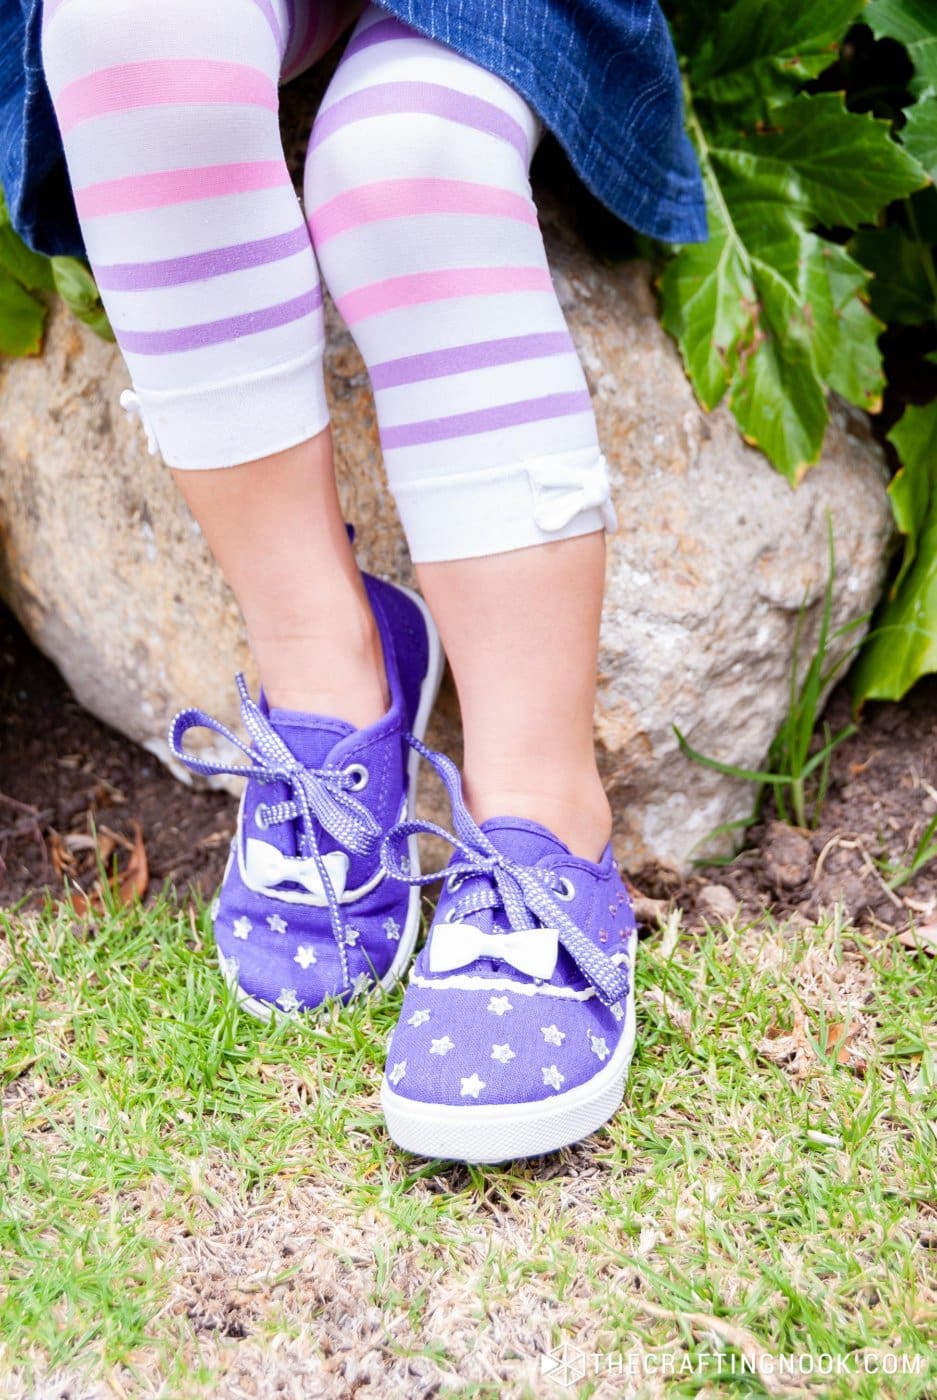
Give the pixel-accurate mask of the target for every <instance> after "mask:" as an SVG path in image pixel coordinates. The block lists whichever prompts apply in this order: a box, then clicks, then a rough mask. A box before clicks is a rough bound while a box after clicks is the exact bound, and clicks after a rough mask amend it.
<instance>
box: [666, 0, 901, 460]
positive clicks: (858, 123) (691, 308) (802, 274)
mask: <svg viewBox="0 0 937 1400" xmlns="http://www.w3.org/2000/svg"><path fill="white" fill-rule="evenodd" d="M733 13H734V11H733ZM688 112H689V123H690V130H691V133H692V135H693V137H694V140H695V143H696V146H697V150H698V153H699V156H700V164H701V168H702V171H703V178H704V183H705V186H706V193H707V207H708V211H709V220H710V230H711V238H710V242H709V244H707V245H703V246H701V247H700V246H697V245H694V246H692V247H684V248H681V249H680V250H679V252H678V254H677V256H676V257H675V259H674V260H673V262H671V264H670V265H669V266H668V268H667V269H666V271H665V274H664V277H663V279H662V283H661V290H662V296H663V303H664V310H663V323H664V325H665V327H666V328H667V329H668V330H669V331H670V332H671V333H672V334H673V335H674V336H675V337H676V339H677V341H678V343H679V345H680V349H681V352H682V354H683V358H684V362H685V364H686V366H687V370H688V373H689V374H690V377H691V379H692V381H693V384H694V387H695V389H696V391H697V393H698V395H699V398H700V400H701V402H702V403H703V404H704V405H705V406H706V407H707V408H711V407H712V406H713V405H714V404H716V403H718V402H719V401H720V399H721V398H722V397H723V396H724V394H725V393H726V392H727V391H728V393H729V403H730V406H731V408H732V411H733V413H734V414H735V417H736V420H737V422H738V424H739V427H740V428H741V430H742V432H743V433H744V435H745V437H746V438H747V439H748V441H749V442H752V443H754V444H756V445H758V446H759V447H761V448H762V450H763V451H764V452H765V453H766V455H767V456H768V457H769V458H770V459H771V461H772V462H773V463H774V465H775V466H776V467H777V468H778V470H779V471H781V472H783V473H784V475H785V476H787V477H788V478H789V479H790V480H792V481H796V480H797V479H798V478H799V477H800V476H801V474H802V473H803V472H804V470H806V468H807V467H809V466H811V465H812V464H813V463H814V462H815V461H816V460H817V458H818V457H819V454H820V450H821V448H822V445H823V436H824V432H825V429H826V424H827V419H828V410H827V405H826V391H827V389H828V388H832V389H836V390H837V391H838V392H839V393H842V394H844V395H845V396H846V397H847V398H849V399H850V400H851V401H852V402H854V403H856V404H859V405H861V406H862V407H865V408H868V409H870V410H876V409H877V408H878V406H879V401H880V397H881V392H882V371H881V357H880V354H879V350H878V345H877V339H878V335H879V334H880V332H881V329H882V326H881V324H880V322H879V321H878V320H877V319H876V318H875V316H874V315H873V314H872V313H870V311H869V309H868V307H867V305H866V302H865V291H866V283H867V280H868V278H867V275H866V273H865V272H864V271H863V269H862V267H861V266H860V264H859V263H857V262H856V261H855V260H854V259H853V258H851V257H850V255H849V254H848V252H846V250H844V249H842V248H840V247H839V246H838V245H836V244H832V243H829V242H827V241H826V240H824V239H822V238H820V237H819V236H818V235H817V234H816V233H815V232H813V227H812V226H813V225H814V224H816V223H821V222H822V223H830V224H837V223H847V224H848V223H850V222H852V221H855V220H858V219H862V218H872V217H874V216H875V214H876V213H877V212H878V210H879V209H880V207H881V205H882V204H884V203H888V202H890V201H891V200H893V199H895V198H897V197H898V196H899V195H902V194H906V193H908V192H909V191H910V190H912V189H914V188H916V187H917V186H918V185H920V183H921V182H922V180H923V179H924V178H925V177H924V175H923V172H922V171H921V169H920V167H919V166H918V164H917V162H916V161H914V159H913V158H912V157H910V156H909V155H908V154H907V152H906V151H903V150H902V149H901V147H900V146H899V145H898V144H897V143H896V142H894V141H893V140H892V139H891V137H890V135H889V127H888V124H887V123H885V122H880V121H876V120H875V119H874V118H872V117H870V116H856V115H854V114H853V113H850V112H847V111H846V110H845V108H844V106H843V102H842V97H841V96H840V95H838V94H836V93H823V94H820V95H818V96H800V97H796V98H795V99H794V100H793V101H791V102H787V103H785V104H784V105H783V106H780V107H776V108H774V110H773V113H772V127H771V129H770V130H764V131H760V132H757V133H755V134H752V133H748V132H744V131H742V132H738V131H736V132H731V131H730V130H729V129H728V128H726V127H720V128H719V130H718V131H717V133H716V134H715V135H713V136H712V137H711V136H710V134H709V133H708V131H707V130H706V128H705V127H704V125H703V121H702V118H701V117H700V115H699V114H698V113H697V112H696V110H695V109H694V108H693V107H692V106H690V107H689V108H688Z"/></svg>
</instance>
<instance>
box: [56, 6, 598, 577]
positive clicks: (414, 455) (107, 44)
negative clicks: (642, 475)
mask: <svg viewBox="0 0 937 1400" xmlns="http://www.w3.org/2000/svg"><path fill="white" fill-rule="evenodd" d="M361 10H362V6H361V4H360V3H356V0H350V3H344V0H158V3H157V0H46V3H45V12H44V32H43V55H44V63H45V68H46V74H47V78H48V82H49V87H50V90H51V92H52V95H53V100H54V102H55V108H56V112H57V114H58V119H59V124H60V126H61V130H62V136H63V140H64V144H65V151H66V157H67V160H68V166H69V172H70V176H71V181H72V186H73V189H74V193H75V202H76V206H77V209H78V214H79V217H80V219H81V225H82V230H83V233H84V238H85V243H86V247H87V251H88V256H89V258H90V261H91V264H92V266H93V268H94V272H95V275H96V277H97V280H98V285H99V287H100V289H101V295H102V297H103V299H104V303H105V306H106V308H107V311H108V315H109V316H110V319H111V324H112V325H113V327H114V331H115V334H116V336H117V340H118V343H119V345H120V348H121V351H122V353H123V355H124V357H125V359H126V361H127V365H128V367H129V370H130V374H131V378H132V380H133V384H134V394H135V401H136V403H137V404H138V405H139V408H140V411H141V416H142V417H143V418H144V421H145V423H146V425H147V428H148V430H149V432H150V434H151V438H152V440H154V441H155V443H156V444H158V447H159V449H160V451H161V452H162V455H163V458H164V460H165V461H166V462H167V463H168V464H169V465H171V466H173V467H177V468H183V469H185V468H209V467H225V466H231V465H234V464H236V463H241V462H249V461H254V460H256V459H258V458H262V457H265V456H268V455H269V454H271V453H275V452H278V451H281V450H283V449H285V448H287V447H290V446H293V445H295V444H297V443H300V442H302V441H304V440H305V439H307V438H309V437H311V436H313V435H314V434H316V433H318V432H321V431H322V429H323V428H324V427H325V426H326V424H327V422H328V411H327V407H326V400H325V390H324V381H323V364H322V355H323V333H324V332H323V313H322V291H321V286H320V282H319V268H321V270H322V274H323V276H324V278H325V281H326V283H327V285H328V288H329V290H330V292H331V294H332V296H333V298H334V300H335V302H336V304H337V306H338V309H339V311H340V312H341V314H342V316H343V317H344V319H345V321H346V323H347V324H348V326H349V328H350V330H351V332H352V334H353V336H354V338H355V340H356V342H357V344H358V346H359V348H360V350H361V353H362V355H363V357H364V360H365V362H366V364H367V366H368V370H369V372H370V375H371V381H372V384H373V387H374V393H375V400H376V406H377V414H378V422H379V425H380V432H381V443H382V448H383V453H384V459H385V464H386V469H387V474H388V480H389V483H390V487H391V490H392V491H393V493H394V496H395V498H396V501H397V504H398V507H399V510H400V515H401V519H402V521H403V524H404V528H405V530H406V532H407V537H408V541H409V544H410V550H411V554H412V556H413V558H414V559H415V560H417V561H430V560H441V559H452V558H465V557H471V556H477V555H484V554H490V553H495V552H498V551H501V550H507V549H515V548H521V547H524V546H527V545H532V544H537V543H540V542H541V541H544V540H550V539H557V538H563V537H568V536H572V535H579V534H585V533H588V532H591V531H594V530H597V529H600V528H602V527H603V525H606V524H609V523H611V521H612V520H613V518H614V517H613V516H612V515H611V507H610V505H609V501H608V485H607V477H606V472H605V465H604V461H603V459H602V456H601V453H600V451H599V447H598V441H597V437H596V428H595V420H594V416H593V413H592V407H591V403H590V399H589V393H588V390H587V388H586V384H585V379H584V376H583V373H582V369H581V366H580V364H579V361H578V358H577V356H576V353H575V350H574V347H573V344H572V341H571V339H570V336H569V332H568V330H567V327H566V324H565V321H564V318H563V313H562V311H561V309H560V306H559V303H558V301H557V298H556V294H555V292H554V290H553V285H552V282H551V279H550V273H549V269H548V267H547V261H546V256H545V253H544V248H543V240H542V237H541V234H540V230H539V227H538V223H537V214H536V209H535V207H534V204H533V201H532V199H531V193H530V184H529V180H528V168H529V164H530V158H531V155H532V153H533V149H534V147H535V145H536V142H537V139H538V136H539V125H538V121H537V118H536V116H535V115H534V113H533V112H532V111H531V110H530V108H529V107H528V106H527V104H526V103H525V101H524V100H523V99H522V98H521V97H520V96H519V95H518V94H517V93H516V92H514V91H513V90H512V88H511V87H509V86H508V84H507V83H505V82H503V81H502V80H501V79H500V78H497V77H495V76H493V75H492V74H490V73H488V72H486V71H485V70H483V69H481V68H479V67H478V66H477V65H475V64H473V63H471V62H470V61H469V60H468V59H466V58H463V57H462V56H460V55H458V54H456V53H454V52H452V51H451V50H449V49H447V48H446V47H444V46H443V45H441V44H438V43H435V42H433V41H431V40H429V39H426V38H425V37H423V36H421V35H419V34H417V33H415V32H414V31H413V30H411V29H408V28H407V27H405V26H404V25H403V24H401V23H399V22H398V21H397V20H396V19H394V18H391V17H389V16H388V15H387V14H386V13H385V12H384V11H382V10H381V8H380V6H378V5H368V6H367V8H365V9H364V10H363V13H362V12H361ZM356 17H358V22H357V25H356V27H355V30H354V33H353V34H352V36H351V39H350V42H349V43H348V46H347V48H346V49H345V52H344V54H343V56H342V60H341V62H340V64H339V66H338V69H337V70H336V73H335V76H334V78H333V80H332V82H331V84H330V86H329V89H328V91H327V93H326V96H325V98H324V100H323V103H322V106H321V110H320V111H319V113H318V116H317V118H316V121H315V124H314V127H313V132H312V138H311V141H310V145H309V151H308V156H307V163H306V174H305V211H306V214H305V220H304V218H303V214H302V212H301V210H300V208H299V205H298V203H297V200H296V196H295V193H294V191H293V187H292V184H291V181H290V177H289V173H288V171H287V167H286V162H285V159H284V154H283V149H282V144H281V140H280V133H279V127H278V120H277V109H278V84H279V83H280V82H281V81H282V80H283V79H284V78H288V77H291V76H293V75H294V74H295V73H297V72H300V71H301V70H302V69H303V68H304V67H307V66H308V65H309V63H310V62H313V61H314V60H315V59H316V58H317V57H318V56H319V55H320V54H321V53H322V52H324V50H325V49H326V48H328V47H329V46H330V45H331V43H332V42H333V41H334V40H335V38H336V37H337V36H338V34H340V33H341V32H342V30H343V29H345V28H346V27H347V26H348V25H349V24H350V23H352V22H353V21H354V20H355V18H356Z"/></svg>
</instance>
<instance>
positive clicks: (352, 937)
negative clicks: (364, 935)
mask: <svg viewBox="0 0 937 1400" xmlns="http://www.w3.org/2000/svg"><path fill="white" fill-rule="evenodd" d="M360 937H361V934H360V933H359V932H358V930H357V929H356V928H346V930H345V942H346V943H347V944H348V946H349V948H353V947H354V946H355V944H356V943H357V942H358V939H359V938H360Z"/></svg>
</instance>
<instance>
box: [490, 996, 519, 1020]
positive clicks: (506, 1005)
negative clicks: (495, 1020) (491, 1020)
mask: <svg viewBox="0 0 937 1400" xmlns="http://www.w3.org/2000/svg"><path fill="white" fill-rule="evenodd" d="M488 1010H489V1011H493V1012H494V1014H495V1015H496V1016H503V1015H504V1013H505V1012H506V1011H513V1010H514V1008H513V1006H512V1005H511V1003H510V1002H509V1001H508V999H507V997H492V998H491V1000H490V1001H489V1002H488Z"/></svg>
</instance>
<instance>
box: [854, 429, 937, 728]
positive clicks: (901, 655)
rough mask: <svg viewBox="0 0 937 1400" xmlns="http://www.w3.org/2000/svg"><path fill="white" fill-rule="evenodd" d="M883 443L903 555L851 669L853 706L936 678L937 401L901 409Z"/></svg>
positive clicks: (897, 697)
mask: <svg viewBox="0 0 937 1400" xmlns="http://www.w3.org/2000/svg"><path fill="white" fill-rule="evenodd" d="M888 436H889V439H890V441H891V442H893V443H894V445H895V447H896V448H897V449H898V452H899V453H900V455H901V460H902V467H901V470H900V471H899V472H898V474H897V476H896V477H895V479H894V480H893V482H892V483H891V486H890V487H889V495H890V496H891V502H892V510H893V511H894V515H895V520H896V522H897V524H898V528H899V530H901V532H902V534H903V535H904V536H905V552H904V558H903V559H902V563H901V569H900V571H899V574H898V578H897V579H896V581H895V584H894V586H893V588H892V590H891V593H890V595H889V597H888V599H887V600H886V602H885V603H884V605H883V607H882V608H881V610H880V612H879V615H878V618H877V620H876V625H875V628H874V630H873V631H872V633H871V634H870V636H869V639H868V641H867V642H866V644H865V647H864V648H863V650H862V654H861V655H860V657H859V661H858V662H857V665H856V670H855V672H854V677H853V696H854V699H855V700H856V702H857V703H861V702H862V701H864V700H900V699H901V697H902V696H903V695H905V694H906V693H907V691H908V690H910V688H911V686H912V685H913V684H914V682H915V681H916V680H919V679H920V677H921V676H924V675H928V674H929V673H931V672H933V671H937V402H935V403H931V404H928V405H927V406H926V407H923V408H918V407H912V408H908V409H906V410H905V412H904V414H903V415H902V417H901V418H900V420H899V421H898V423H897V424H896V425H895V427H894V428H893V429H892V431H891V432H890V433H889V435H888Z"/></svg>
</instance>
